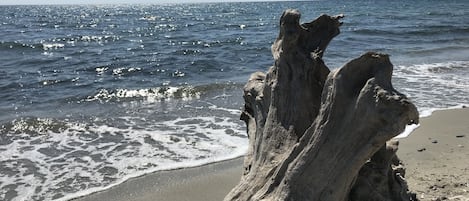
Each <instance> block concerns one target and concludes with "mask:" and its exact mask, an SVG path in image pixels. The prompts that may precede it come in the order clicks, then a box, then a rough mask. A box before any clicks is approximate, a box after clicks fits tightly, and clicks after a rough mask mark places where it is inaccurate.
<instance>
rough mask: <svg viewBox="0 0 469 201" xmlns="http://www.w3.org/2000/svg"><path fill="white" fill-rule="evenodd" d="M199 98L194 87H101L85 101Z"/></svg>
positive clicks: (198, 93)
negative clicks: (109, 88) (110, 88)
mask: <svg viewBox="0 0 469 201" xmlns="http://www.w3.org/2000/svg"><path fill="white" fill-rule="evenodd" d="M197 98H200V92H199V91H197V90H195V88H194V87H155V88H146V89H115V90H107V89H101V90H99V91H98V92H97V93H96V94H94V95H92V96H89V97H88V98H86V101H104V102H109V101H118V102H119V101H123V100H129V99H130V100H135V99H137V100H145V101H147V102H155V101H162V100H169V99H182V100H191V99H197Z"/></svg>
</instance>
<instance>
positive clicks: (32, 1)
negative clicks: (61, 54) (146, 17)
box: [0, 0, 279, 5]
mask: <svg viewBox="0 0 469 201" xmlns="http://www.w3.org/2000/svg"><path fill="white" fill-rule="evenodd" d="M233 1H235V2H240V1H266V0H0V5H49V4H128V3H152V4H160V3H198V2H233ZM268 1H279V0H268Z"/></svg>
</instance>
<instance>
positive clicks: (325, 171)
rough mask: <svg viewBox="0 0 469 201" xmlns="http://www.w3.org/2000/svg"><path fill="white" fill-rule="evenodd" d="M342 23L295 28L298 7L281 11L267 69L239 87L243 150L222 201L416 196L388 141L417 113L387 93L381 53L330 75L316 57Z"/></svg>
mask: <svg viewBox="0 0 469 201" xmlns="http://www.w3.org/2000/svg"><path fill="white" fill-rule="evenodd" d="M342 17H343V16H341V15H339V16H332V17H331V16H327V15H322V16H320V17H319V18H317V19H316V20H314V21H312V22H310V23H305V24H301V25H300V24H299V19H300V13H299V12H298V11H296V10H287V11H285V12H284V13H283V15H282V17H281V18H280V33H279V36H278V38H277V40H276V41H275V43H274V44H273V45H272V54H273V57H274V60H275V64H274V66H272V67H271V68H270V69H269V70H268V72H267V73H266V74H264V73H261V72H256V73H254V74H252V75H251V77H250V79H249V81H248V82H247V84H246V85H245V88H244V99H245V106H244V111H243V112H242V114H241V119H242V120H244V121H245V122H246V125H247V132H248V136H249V143H250V144H249V150H248V153H247V155H246V156H245V162H244V173H243V175H242V178H241V181H240V183H239V184H238V185H237V186H236V187H235V188H234V189H232V191H231V192H230V193H229V194H228V195H227V196H226V198H225V200H226V201H229V200H237V201H244V200H253V201H258V200H296V201H302V200H312V201H313V200H314V201H349V200H350V201H374V200H376V201H387V200H390V201H391V200H392V201H402V200H416V199H415V196H413V194H412V193H410V192H409V191H408V189H407V185H406V182H405V180H404V169H403V168H402V165H401V164H400V161H399V159H398V158H397V156H396V155H395V152H396V150H397V142H394V141H389V140H390V139H391V138H393V137H394V136H396V135H398V134H399V133H400V132H402V131H403V130H404V128H405V126H406V125H407V124H412V123H418V112H417V109H416V107H415V106H414V105H413V104H412V103H411V102H410V101H409V100H408V99H407V97H406V96H404V95H403V94H401V93H399V92H397V91H396V90H395V89H394V88H393V86H392V83H391V76H392V70H393V65H392V64H391V62H390V60H389V57H388V56H387V55H384V54H378V53H366V54H364V55H362V56H361V57H359V58H357V59H354V60H352V61H350V62H349V63H347V64H345V65H344V66H343V67H342V68H340V69H338V70H335V71H333V72H330V71H329V69H328V68H327V67H326V65H325V64H324V62H323V61H322V54H323V53H324V51H325V49H326V47H327V45H328V44H329V42H330V41H331V40H332V39H333V38H334V37H335V36H337V35H338V34H339V32H340V31H339V27H340V25H341V22H340V21H339V19H341V18H342ZM387 141H389V142H387ZM386 142H387V143H386Z"/></svg>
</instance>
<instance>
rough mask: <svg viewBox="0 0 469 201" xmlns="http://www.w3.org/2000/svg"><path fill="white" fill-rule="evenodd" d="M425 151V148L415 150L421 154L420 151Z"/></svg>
mask: <svg viewBox="0 0 469 201" xmlns="http://www.w3.org/2000/svg"><path fill="white" fill-rule="evenodd" d="M425 150H427V149H425V147H423V148H420V149H417V151H418V152H422V151H425Z"/></svg>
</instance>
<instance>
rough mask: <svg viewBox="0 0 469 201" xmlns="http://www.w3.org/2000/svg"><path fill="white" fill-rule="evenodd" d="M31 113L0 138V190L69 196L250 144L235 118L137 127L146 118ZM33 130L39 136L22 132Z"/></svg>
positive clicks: (25, 196) (24, 195)
mask: <svg viewBox="0 0 469 201" xmlns="http://www.w3.org/2000/svg"><path fill="white" fill-rule="evenodd" d="M30 119H31V120H27V121H23V120H18V121H16V120H15V122H14V123H12V124H14V125H21V126H20V127H21V128H18V129H14V128H9V129H6V130H4V131H2V135H0V137H1V138H2V142H6V143H3V144H0V150H1V151H2V155H0V162H1V163H0V176H1V177H2V183H0V189H1V190H0V196H5V195H10V196H11V195H15V199H19V200H67V199H70V198H72V197H74V196H77V195H82V194H83V192H88V193H89V192H90V191H91V192H93V191H98V190H103V189H106V188H109V187H110V186H113V185H116V184H119V183H122V182H123V181H125V180H127V179H129V178H132V177H136V176H140V175H143V174H146V173H150V172H154V171H159V170H168V169H174V168H181V167H191V166H198V165H202V164H207V163H211V162H215V161H220V160H226V159H231V158H235V157H239V156H241V155H243V154H244V153H245V151H246V149H247V140H246V135H245V134H244V133H245V132H244V128H243V126H242V125H241V124H240V123H239V122H238V121H233V119H231V118H222V117H215V116H198V117H188V118H176V119H172V120H163V121H160V120H154V121H156V122H153V123H151V124H152V126H151V127H150V126H149V127H147V128H145V129H136V128H134V127H133V126H132V125H133V122H135V121H148V120H145V119H139V118H138V117H134V116H129V117H120V118H119V119H120V121H124V122H126V123H124V124H123V125H120V126H118V127H116V126H112V125H110V124H100V123H84V122H81V123H80V122H74V121H60V120H59V121H57V120H53V119H47V120H43V119H40V118H30ZM20 121H22V123H18V122H20ZM54 121H55V123H54ZM38 122H39V123H38ZM51 122H52V123H51ZM98 122H99V121H98ZM23 124H27V125H26V126H24V125H23ZM38 124H45V125H56V124H60V126H58V127H60V128H53V129H51V128H44V129H37V128H36V127H37V125H38ZM126 125H127V126H126ZM10 127H11V126H10ZM46 127H47V126H46ZM49 127H50V126H49ZM30 128H34V131H35V132H38V133H40V134H36V135H31V134H28V133H24V132H22V131H25V130H27V131H29V130H30ZM3 139H11V140H3ZM18 167H20V168H18ZM16 175H25V176H22V177H17V176H16ZM2 199H7V200H10V199H12V198H10V197H6V198H5V197H3V198H2Z"/></svg>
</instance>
